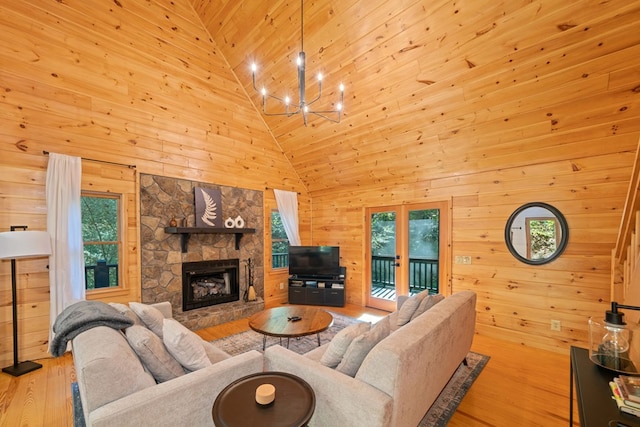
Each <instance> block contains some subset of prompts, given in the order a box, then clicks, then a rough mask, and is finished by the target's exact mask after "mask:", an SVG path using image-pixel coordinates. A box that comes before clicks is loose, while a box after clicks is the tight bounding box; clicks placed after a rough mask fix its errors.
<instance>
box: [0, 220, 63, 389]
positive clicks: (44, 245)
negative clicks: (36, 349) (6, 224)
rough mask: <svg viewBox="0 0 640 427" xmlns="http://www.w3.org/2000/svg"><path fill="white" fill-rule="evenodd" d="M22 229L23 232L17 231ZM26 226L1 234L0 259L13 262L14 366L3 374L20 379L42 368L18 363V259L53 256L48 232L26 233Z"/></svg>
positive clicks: (37, 364) (32, 363)
mask: <svg viewBox="0 0 640 427" xmlns="http://www.w3.org/2000/svg"><path fill="white" fill-rule="evenodd" d="M17 229H21V230H22V231H16V230H17ZM26 230H27V226H26V225H12V226H11V231H5V232H2V233H0V259H10V260H11V298H12V300H13V301H12V303H11V305H12V307H13V365H11V366H7V367H6V368H2V372H6V373H7V374H10V375H13V376H14V377H18V376H20V375H23V374H26V373H27V372H31V371H35V370H36V369H39V368H42V365H41V364H39V363H36V362H31V361H26V362H18V298H17V293H18V292H17V287H16V259H17V258H35V257H40V256H46V255H50V254H51V236H50V235H49V233H48V232H46V231H26Z"/></svg>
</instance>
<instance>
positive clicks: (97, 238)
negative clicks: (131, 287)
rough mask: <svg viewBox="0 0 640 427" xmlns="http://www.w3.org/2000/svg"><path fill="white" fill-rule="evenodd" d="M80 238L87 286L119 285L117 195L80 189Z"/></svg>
mask: <svg viewBox="0 0 640 427" xmlns="http://www.w3.org/2000/svg"><path fill="white" fill-rule="evenodd" d="M80 202H81V208H82V240H83V242H84V264H85V265H84V275H85V284H86V287H87V290H92V289H100V288H114V287H117V286H119V284H120V280H119V260H120V259H121V244H120V241H121V239H120V225H119V224H120V196H119V195H114V194H112V193H106V194H99V193H83V194H82V196H81V198H80Z"/></svg>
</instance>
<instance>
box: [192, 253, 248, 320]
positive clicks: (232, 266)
mask: <svg viewBox="0 0 640 427" xmlns="http://www.w3.org/2000/svg"><path fill="white" fill-rule="evenodd" d="M239 269H240V261H239V260H238V259H223V260H211V261H197V262H185V263H182V311H188V310H194V309H196V308H202V307H209V306H212V305H216V304H222V303H226V302H232V301H238V300H239V299H240V283H239Z"/></svg>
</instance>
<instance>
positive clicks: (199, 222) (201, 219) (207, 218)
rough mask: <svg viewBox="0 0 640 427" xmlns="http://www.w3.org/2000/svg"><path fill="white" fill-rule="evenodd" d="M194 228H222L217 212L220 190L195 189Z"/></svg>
mask: <svg viewBox="0 0 640 427" xmlns="http://www.w3.org/2000/svg"><path fill="white" fill-rule="evenodd" d="M195 199H196V227H222V223H221V221H220V219H219V217H220V216H221V215H218V212H220V211H219V209H220V207H221V199H222V195H221V194H220V190H213V189H210V188H201V187H196V188H195Z"/></svg>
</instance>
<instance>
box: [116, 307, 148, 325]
mask: <svg viewBox="0 0 640 427" xmlns="http://www.w3.org/2000/svg"><path fill="white" fill-rule="evenodd" d="M109 305H110V306H111V307H113V308H115V309H116V310H118V313H120V314H122V315H124V316H127V317H128V318H129V319H131V320H132V321H133V324H134V325H144V323H143V322H142V320H140V318H139V317H138V315H137V314H135V313H134V312H133V310H131V309H130V308H129V307H128V306H127V305H126V304H121V303H119V302H110V303H109Z"/></svg>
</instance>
